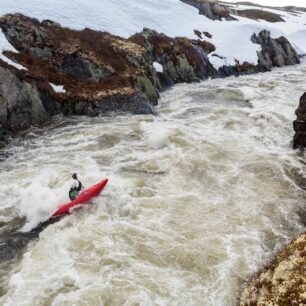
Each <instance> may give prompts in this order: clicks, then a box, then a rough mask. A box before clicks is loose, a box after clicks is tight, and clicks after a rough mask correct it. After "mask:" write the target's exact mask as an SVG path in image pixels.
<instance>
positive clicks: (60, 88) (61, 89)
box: [49, 83, 66, 93]
mask: <svg viewBox="0 0 306 306" xmlns="http://www.w3.org/2000/svg"><path fill="white" fill-rule="evenodd" d="M49 84H50V85H51V87H52V88H53V90H54V91H55V92H57V93H65V92H66V90H65V89H64V86H63V85H55V84H53V83H49Z"/></svg>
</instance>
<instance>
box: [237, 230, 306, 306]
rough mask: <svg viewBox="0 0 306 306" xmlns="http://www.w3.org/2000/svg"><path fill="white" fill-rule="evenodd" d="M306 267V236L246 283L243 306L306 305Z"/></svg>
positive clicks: (298, 239)
mask: <svg viewBox="0 0 306 306" xmlns="http://www.w3.org/2000/svg"><path fill="white" fill-rule="evenodd" d="M305 267H306V234H303V235H301V236H300V237H298V238H297V239H296V240H294V241H293V242H292V243H290V244H289V245H288V246H287V247H286V248H285V249H284V250H282V251H281V252H279V253H278V254H277V255H276V257H275V258H274V259H273V260H272V261H271V263H270V264H268V265H267V266H266V267H265V268H263V269H262V270H261V271H260V272H259V273H257V274H255V275H254V276H253V277H252V278H251V279H250V280H249V281H248V282H247V283H246V285H245V287H244V288H243V290H242V293H241V296H240V301H239V305H240V306H252V305H292V306H299V305H306V295H305V292H306V277H305Z"/></svg>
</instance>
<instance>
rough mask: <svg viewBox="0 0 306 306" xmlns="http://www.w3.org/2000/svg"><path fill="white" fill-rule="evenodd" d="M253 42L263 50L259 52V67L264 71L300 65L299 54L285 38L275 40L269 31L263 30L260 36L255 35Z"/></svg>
mask: <svg viewBox="0 0 306 306" xmlns="http://www.w3.org/2000/svg"><path fill="white" fill-rule="evenodd" d="M251 40H252V42H253V43H255V44H259V45H261V47H262V50H261V51H260V52H257V54H258V65H259V68H260V69H261V70H262V71H269V70H271V68H272V67H283V66H287V65H294V64H299V63H300V59H299V56H298V54H297V53H296V51H295V50H294V48H293V47H292V45H291V44H290V42H289V41H288V40H287V39H286V38H285V37H283V36H282V37H279V38H277V39H273V38H272V37H271V33H270V32H269V31H266V30H263V31H261V32H260V33H259V34H258V35H256V34H254V35H253V36H252V38H251Z"/></svg>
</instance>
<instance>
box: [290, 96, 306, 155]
mask: <svg viewBox="0 0 306 306" xmlns="http://www.w3.org/2000/svg"><path fill="white" fill-rule="evenodd" d="M295 114H296V116H297V119H296V120H295V121H294V122H293V128H294V131H295V135H294V138H293V148H294V149H298V148H300V149H303V148H306V93H304V94H303V96H302V97H301V99H300V104H299V107H298V108H297V110H296V111H295Z"/></svg>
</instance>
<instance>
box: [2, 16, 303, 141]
mask: <svg viewBox="0 0 306 306" xmlns="http://www.w3.org/2000/svg"><path fill="white" fill-rule="evenodd" d="M0 28H1V29H2V31H3V33H4V34H5V36H6V38H7V40H8V41H9V42H10V43H11V44H12V45H13V46H14V47H15V48H16V50H18V53H16V52H12V51H6V52H4V55H5V56H6V58H8V59H9V60H11V61H13V62H15V63H18V65H19V66H16V65H13V66H12V65H10V64H9V63H8V62H5V61H3V60H0V82H1V86H0V109H1V115H0V139H1V140H2V141H3V140H4V139H5V138H6V136H7V135H12V134H14V133H16V132H18V131H20V130H24V129H26V128H28V127H29V126H31V125H41V124H42V123H44V122H46V121H47V120H48V118H50V117H51V116H52V115H55V114H64V115H70V114H75V115H90V116H95V115H98V114H106V113H109V112H112V111H124V112H126V111H127V112H131V113H134V114H154V113H155V111H154V105H156V104H157V103H158V98H159V92H161V91H163V90H165V89H166V88H169V87H170V86H172V85H174V84H177V83H182V82H187V83H191V82H198V81H200V80H205V79H207V78H218V77H226V76H231V75H235V76H238V75H243V74H250V73H256V72H262V71H269V70H271V68H272V67H281V66H284V65H293V64H297V63H299V58H298V55H297V53H296V52H295V50H294V48H293V47H292V46H291V45H290V43H289V42H288V40H287V39H286V38H285V37H280V38H278V39H272V38H271V36H270V33H269V32H268V31H262V32H261V33H260V34H259V35H255V34H254V35H253V37H250V39H251V40H252V42H253V43H255V44H260V45H261V47H262V51H261V52H258V64H257V65H253V64H250V63H247V62H243V63H240V62H239V61H238V60H237V61H236V65H235V66H223V67H221V68H219V69H218V70H216V69H215V68H214V67H213V65H212V64H211V63H210V61H209V59H208V56H207V55H208V54H210V53H211V52H214V51H215V46H214V45H213V44H211V43H210V42H208V41H205V40H204V39H203V37H202V33H201V32H199V31H198V30H196V29H195V31H197V33H198V35H199V39H197V40H194V39H187V38H182V37H177V38H170V37H168V36H166V35H164V34H161V33H157V32H156V31H153V30H150V29H144V30H143V32H141V33H137V34H135V35H134V36H132V37H130V38H129V39H124V38H121V37H118V36H114V35H111V34H109V33H106V32H99V31H93V30H90V29H84V30H82V31H75V30H71V29H68V28H62V27H61V26H60V25H59V24H58V23H55V22H52V21H50V20H45V21H42V22H39V21H38V20H37V19H33V18H29V17H26V16H23V15H20V14H10V15H6V16H3V17H2V18H1V19H0ZM205 35H209V33H206V34H205V33H203V36H204V37H205ZM215 56H217V55H215ZM20 65H21V66H20ZM22 67H23V68H22Z"/></svg>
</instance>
